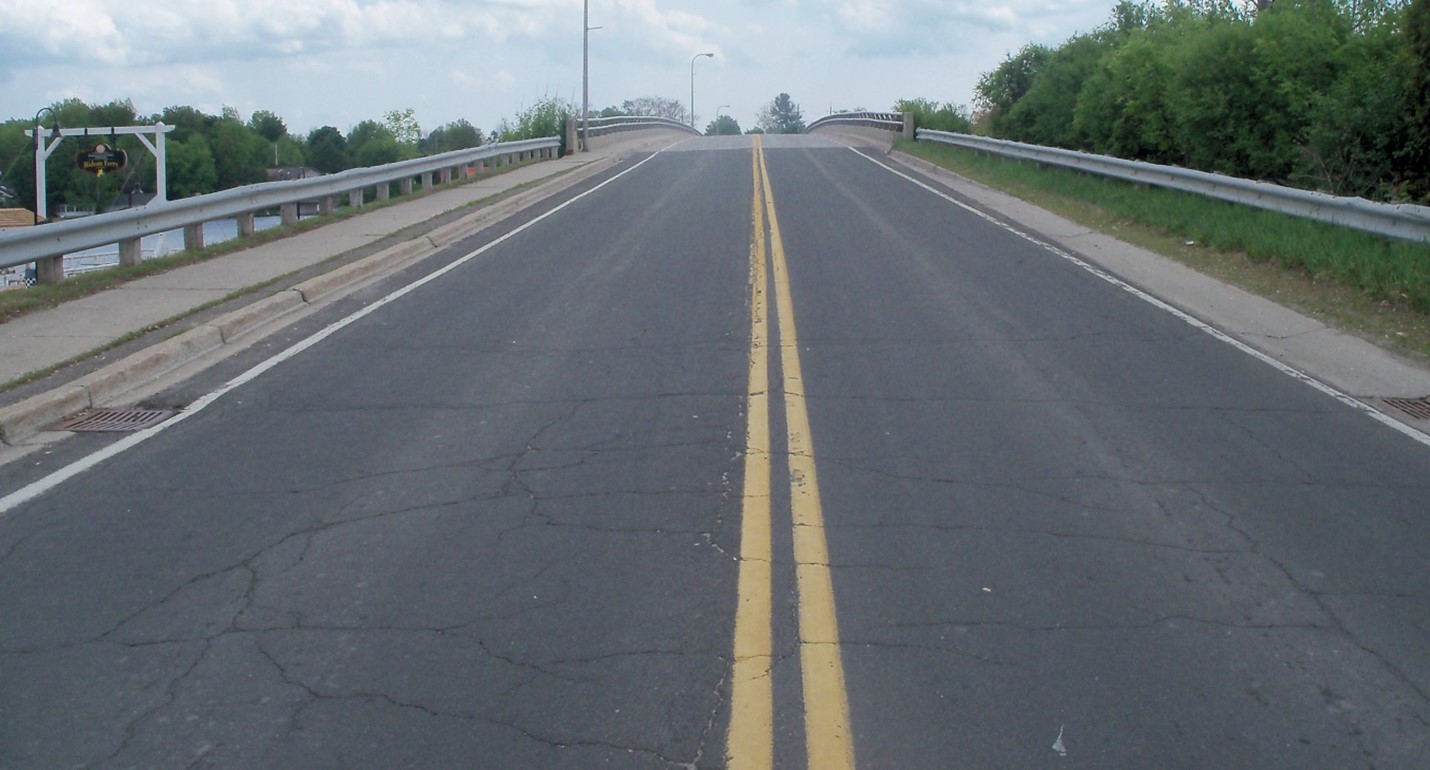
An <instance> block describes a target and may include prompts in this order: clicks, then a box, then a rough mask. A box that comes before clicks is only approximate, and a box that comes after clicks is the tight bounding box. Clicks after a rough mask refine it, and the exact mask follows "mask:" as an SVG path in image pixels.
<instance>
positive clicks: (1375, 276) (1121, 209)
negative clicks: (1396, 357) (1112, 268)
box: [895, 140, 1430, 360]
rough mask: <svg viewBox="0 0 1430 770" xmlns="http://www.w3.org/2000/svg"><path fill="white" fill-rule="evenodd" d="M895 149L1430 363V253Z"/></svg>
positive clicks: (1087, 181)
mask: <svg viewBox="0 0 1430 770" xmlns="http://www.w3.org/2000/svg"><path fill="white" fill-rule="evenodd" d="M895 149H897V150H900V151H902V152H905V153H908V154H909V155H912V156H915V157H918V158H922V159H924V160H927V161H929V162H931V163H935V164H937V165H939V166H942V167H944V168H947V169H949V170H950V171H953V172H955V173H957V174H960V175H962V176H965V177H967V178H969V179H973V180H975V181H978V182H981V183H983V184H985V185H988V186H989V187H993V188H995V189H999V190H1002V191H1004V192H1006V193H1009V194H1011V195H1014V196H1016V197H1018V198H1021V199H1023V200H1026V201H1028V202H1030V203H1033V204H1035V205H1037V206H1040V207H1042V208H1045V209H1048V210H1050V211H1053V212H1054V213H1057V214H1059V215H1060V216H1063V217H1065V218H1067V219H1070V220H1073V221H1075V222H1079V223H1081V224H1085V225H1087V226H1088V227H1091V228H1093V229H1096V230H1099V231H1101V232H1105V233H1108V234H1110V235H1114V236H1116V237H1117V238H1119V239H1121V240H1124V241H1127V242H1129V243H1133V244H1136V245H1138V246H1141V247H1143V248H1146V249H1148V250H1150V251H1154V252H1156V253H1159V254H1162V255H1164V256H1167V257H1169V258H1172V259H1175V260H1177V261H1179V262H1182V263H1183V264H1186V265H1187V266H1189V267H1192V268H1194V269H1196V270H1199V271H1201V272H1204V273H1207V274H1208V275H1212V276H1215V277H1217V278H1219V279H1221V280H1223V281H1226V282H1228V283H1231V284H1234V285H1236V286H1239V287H1241V288H1244V289H1246V290H1248V291H1251V292H1254V293H1256V294H1260V295H1262V296H1264V297H1267V298H1269V299H1272V300H1274V301H1276V302H1279V303H1281V304H1283V305H1287V306H1289V307H1292V308H1295V309H1296V310H1299V311H1301V312H1303V313H1305V314H1307V315H1309V316H1312V317H1314V318H1317V319H1319V320H1321V321H1323V322H1325V323H1326V324H1328V325H1332V326H1335V327H1337V328H1340V329H1344V330H1345V331H1347V332H1351V333H1354V334H1358V335H1360V336H1362V337H1365V338H1366V339H1369V340H1372V341H1374V342H1377V343H1378V344H1382V345H1385V346H1387V347H1390V348H1392V349H1395V350H1397V351H1399V352H1403V353H1410V354H1413V355H1415V356H1416V357H1418V358H1421V359H1422V360H1430V247H1427V246H1425V245H1424V244H1414V243H1409V242H1405V241H1396V240H1392V239H1389V238H1382V237H1380V236H1376V235H1372V234H1368V233H1360V232H1357V231H1355V230H1350V229H1347V228H1344V227H1337V226H1334V225H1326V224H1322V223H1320V222H1313V221H1310V220H1306V219H1299V218H1296V217H1291V216H1287V215H1285V214H1279V213H1276V212H1271V211H1262V210H1259V209H1253V208H1249V207H1246V206H1240V205H1237V204H1233V203H1226V202H1224V201H1218V200H1213V199H1210V198H1204V197H1201V196H1198V195H1192V194H1189V193H1182V192H1177V191H1175V190H1166V189H1161V188H1155V187H1138V186H1136V185H1133V184H1128V183H1125V182H1121V181H1117V180H1112V179H1105V178H1102V177H1097V176H1093V175H1090V174H1084V173H1081V172H1077V171H1073V170H1070V169H1060V168H1054V167H1046V166H1042V167H1040V166H1038V165H1036V164H1033V163H1019V162H1018V161H1015V160H1010V159H1005V158H999V157H996V156H987V155H983V154H981V153H977V152H974V151H970V150H965V149H962V148H959V147H950V146H948V145H938V144H931V143H928V142H910V141H905V140H900V141H898V142H897V143H896V144H895Z"/></svg>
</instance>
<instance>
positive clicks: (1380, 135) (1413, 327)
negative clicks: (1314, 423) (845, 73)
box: [894, 0, 1430, 356]
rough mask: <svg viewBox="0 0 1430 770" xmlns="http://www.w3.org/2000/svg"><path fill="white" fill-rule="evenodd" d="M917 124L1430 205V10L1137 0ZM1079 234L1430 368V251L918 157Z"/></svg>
mask: <svg viewBox="0 0 1430 770" xmlns="http://www.w3.org/2000/svg"><path fill="white" fill-rule="evenodd" d="M894 109H895V110H898V111H901V112H913V113H914V116H915V124H916V125H917V126H919V127H920V128H932V129H936V130H943V131H953V132H960V133H975V134H982V135H987V136H995V137H998V138H1002V139H1011V140H1014V141H1021V142H1027V143H1030V144H1039V145H1044V146H1052V147H1064V148H1067V149H1076V150H1084V151H1088V152H1094V153H1098V154H1101V155H1112V156H1116V157H1123V158H1129V159H1133V160H1143V161H1148V162H1151V163H1159V164H1164V165H1173V166H1181V167H1185V168H1194V169H1199V170H1203V171H1212V172H1219V173H1223V174H1228V175H1232V176H1237V177H1242V178H1248V179H1259V180H1264V181H1270V182H1274V183H1277V184H1283V185H1289V186H1295V187H1301V188H1306V189H1315V190H1320V191H1323V192H1329V193H1334V194H1338V195H1350V196H1358V197H1364V198H1369V199H1372V200H1379V201H1384V202H1394V203H1416V204H1422V205H1423V204H1430V0H1165V1H1164V2H1131V0H1123V2H1120V3H1119V4H1118V5H1117V6H1116V8H1115V9H1114V10H1113V12H1112V15H1111V18H1110V20H1109V21H1108V22H1107V23H1106V24H1105V25H1103V26H1102V27H1100V28H1098V29H1096V30H1093V31H1092V32H1089V33H1085V34H1079V35H1075V36H1074V37H1072V38H1070V39H1069V40H1067V41H1066V42H1064V43H1063V44H1062V45H1061V46H1058V47H1055V48H1052V47H1045V46H1040V45H1034V44H1030V45H1026V46H1024V47H1022V48H1021V49H1019V50H1018V51H1017V52H1016V53H1010V54H1009V55H1008V56H1007V57H1006V58H1005V59H1004V61H1003V62H1002V63H1001V64H999V65H998V66H997V67H996V68H995V69H993V70H992V71H989V72H986V73H984V74H983V75H982V77H981V78H980V79H979V82H978V86H977V89H976V94H975V102H974V109H973V110H969V109H967V108H965V107H962V106H959V105H950V104H942V105H940V104H938V103H936V102H934V101H931V100H927V99H903V100H900V101H899V102H898V103H897V104H896V105H895V106H894ZM898 148H899V149H901V150H903V151H905V152H908V153H909V154H911V155H916V156H919V157H923V158H925V159H926V160H929V161H931V162H934V163H937V164H939V165H942V166H944V167H947V168H949V169H951V170H953V171H955V172H957V173H959V174H961V175H963V176H966V177H968V178H970V179H974V180H976V181H979V182H982V183H984V184H987V185H988V186H990V187H994V188H996V189H1001V190H1003V191H1005V192H1009V193H1011V194H1013V195H1016V196H1018V197H1020V198H1023V199H1025V200H1028V201H1030V202H1033V203H1035V204H1037V205H1040V206H1042V207H1044V208H1047V209H1050V210H1052V211H1055V212H1057V213H1058V214H1061V215H1063V216H1065V217H1067V218H1069V219H1072V220H1074V221H1078V222H1081V223H1083V224H1086V225H1088V226H1090V227H1093V228H1095V229H1098V230H1101V231H1103V232H1108V233H1110V234H1113V235H1115V236H1117V237H1119V238H1121V239H1123V240H1126V241H1129V242H1132V243H1136V244H1138V245H1141V246H1143V247H1146V248H1149V249H1152V250H1154V251H1157V252H1159V253H1161V254H1164V255H1166V256H1168V257H1171V258H1174V259H1177V260H1179V261H1181V262H1184V263H1186V264H1188V265H1189V266H1191V267H1193V268H1196V269H1198V270H1201V271H1203V272H1206V273H1208V274H1211V275H1214V276H1216V277H1218V278H1221V279H1223V280H1226V281H1228V282H1230V283H1233V284H1236V285H1239V286H1241V287H1243V288H1246V289H1248V290H1250V291H1253V292H1256V293H1259V294H1261V295H1263V296H1266V297H1270V298H1272V299H1274V300H1276V301H1277V302H1280V303H1282V304H1286V305H1289V306H1292V307H1295V308H1297V309H1298V310H1301V311H1302V312H1305V313H1307V314H1309V315H1312V316H1315V317H1317V318H1320V319H1321V320H1323V321H1324V322H1326V323H1328V324H1332V325H1335V326H1337V327H1339V328H1343V329H1346V330H1348V331H1352V332H1356V333H1359V334H1361V335H1363V336H1366V337H1368V338H1371V339H1375V340H1377V341H1380V342H1382V343H1385V344H1388V345H1389V346H1391V347H1396V348H1399V349H1401V350H1403V351H1407V352H1413V353H1416V354H1419V355H1421V356H1430V247H1427V246H1426V245H1425V244H1416V243H1410V242H1405V241H1397V240H1393V239H1388V238H1382V237H1379V236H1375V235H1369V234H1364V233H1359V232H1355V231H1352V230H1349V229H1346V228H1341V227H1335V226H1331V225H1323V224H1320V223H1316V222H1311V221H1309V220H1303V219H1298V218H1295V217H1290V216H1286V215H1282V214H1276V213H1273V212H1266V211H1259V210H1256V209H1251V208H1247V207H1243V206H1238V205H1235V204H1231V203H1224V202H1221V201H1215V200H1211V199H1208V198H1203V197H1201V196H1196V195H1191V194H1187V193H1178V192H1174V191H1170V190H1164V189H1160V188H1148V187H1138V186H1136V185H1132V184H1129V183H1125V182H1120V181H1116V180H1109V179H1103V178H1101V177H1096V176H1092V175H1088V174H1083V173H1079V172H1076V171H1072V170H1067V169H1057V168H1051V167H1040V166H1038V165H1037V164H1033V163H1019V162H1018V161H1015V160H1007V159H1001V158H997V157H993V156H988V155H984V154H982V153H977V152H974V151H969V150H964V149H960V148H954V147H949V146H946V145H935V144H931V143H927V142H924V143H915V142H902V141H901V142H900V143H899V144H898Z"/></svg>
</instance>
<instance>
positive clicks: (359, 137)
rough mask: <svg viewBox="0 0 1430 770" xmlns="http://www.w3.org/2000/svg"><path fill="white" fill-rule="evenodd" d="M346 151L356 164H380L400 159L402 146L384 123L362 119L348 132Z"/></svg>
mask: <svg viewBox="0 0 1430 770" xmlns="http://www.w3.org/2000/svg"><path fill="white" fill-rule="evenodd" d="M348 152H350V153H351V154H352V157H353V160H354V161H356V163H357V165H358V166H361V167H364V168H366V167H368V166H381V165H383V164H386V163H396V162H397V161H399V160H402V148H401V147H400V146H398V144H397V137H395V136H393V135H392V130H391V129H389V128H388V127H387V126H386V125H384V124H382V123H379V122H377V121H375V120H364V121H363V122H361V123H359V124H357V125H356V126H353V130H351V131H349V132H348Z"/></svg>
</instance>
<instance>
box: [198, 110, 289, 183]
mask: <svg viewBox="0 0 1430 770" xmlns="http://www.w3.org/2000/svg"><path fill="white" fill-rule="evenodd" d="M208 140H209V149H210V150H211V151H212V152H213V158H214V164H215V166H216V167H217V170H218V189H220V190H227V189H229V188H231V187H239V186H242V185H246V184H254V183H256V182H262V181H264V180H265V179H266V178H267V175H266V174H265V173H264V172H263V169H265V168H266V167H267V166H268V162H269V160H271V159H272V154H273V150H272V146H271V145H270V144H269V143H268V142H266V141H264V139H263V137H261V136H259V135H258V134H257V133H256V132H254V131H251V130H249V128H248V126H246V125H244V124H243V123H240V122H239V121H237V120H234V119H233V118H232V117H231V116H230V117H226V118H223V119H221V120H219V121H218V123H216V124H215V125H214V128H213V131H212V132H211V133H210V134H209V136H208Z"/></svg>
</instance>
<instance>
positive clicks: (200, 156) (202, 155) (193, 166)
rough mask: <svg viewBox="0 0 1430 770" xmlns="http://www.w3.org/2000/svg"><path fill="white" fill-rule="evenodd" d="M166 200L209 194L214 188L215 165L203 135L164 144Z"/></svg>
mask: <svg viewBox="0 0 1430 770" xmlns="http://www.w3.org/2000/svg"><path fill="white" fill-rule="evenodd" d="M165 152H166V153H167V155H168V166H169V173H168V176H169V197H170V198H173V199H178V198H187V197H189V196H191V195H204V194H206V193H211V192H213V191H214V190H215V189H217V187H218V166H217V165H216V164H215V163H214V156H213V152H212V151H211V150H210V149H209V142H208V140H207V139H205V138H204V135H203V134H197V133H196V134H192V135H190V136H189V138H188V139H185V140H183V141H173V142H168V144H167V146H166V148H165Z"/></svg>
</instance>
